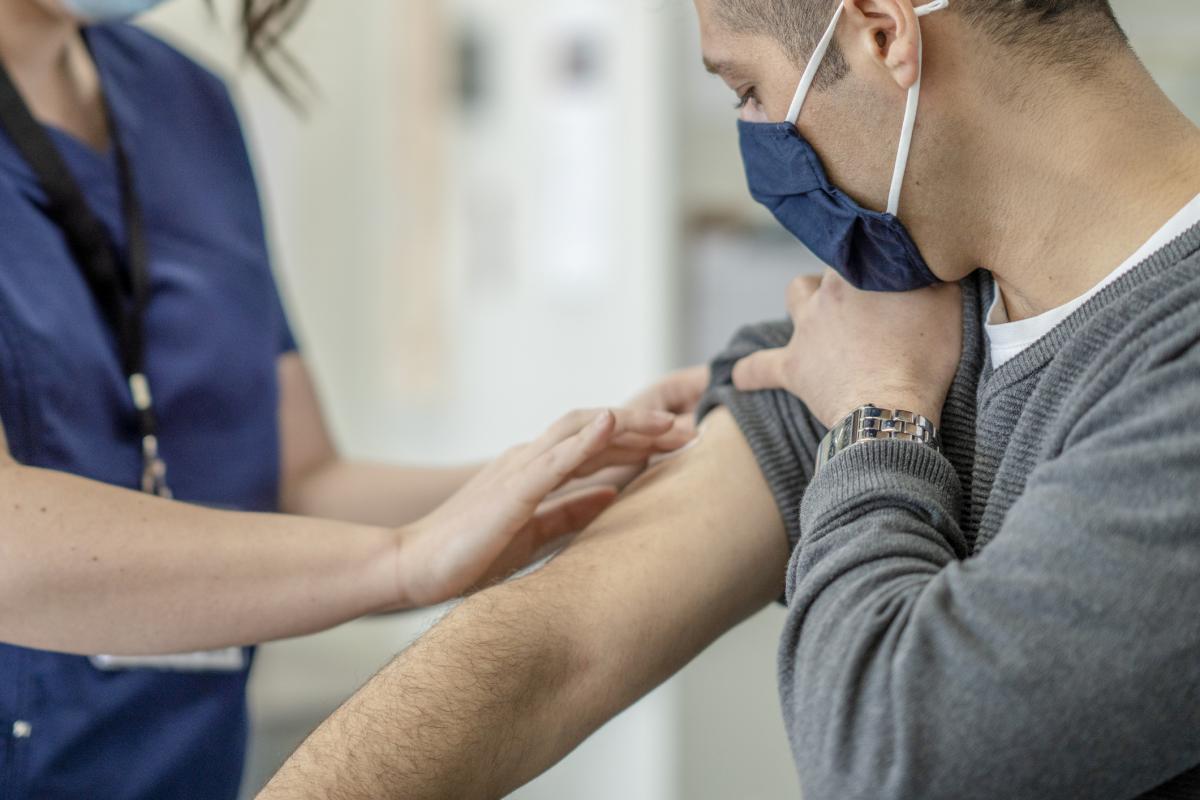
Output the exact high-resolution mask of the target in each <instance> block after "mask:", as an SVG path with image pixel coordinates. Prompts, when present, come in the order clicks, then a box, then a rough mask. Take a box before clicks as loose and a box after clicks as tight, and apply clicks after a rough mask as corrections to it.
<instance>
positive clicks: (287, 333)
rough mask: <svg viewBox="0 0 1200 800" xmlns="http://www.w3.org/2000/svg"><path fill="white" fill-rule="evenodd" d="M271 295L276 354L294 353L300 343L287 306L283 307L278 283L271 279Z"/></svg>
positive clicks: (297, 350) (298, 348)
mask: <svg viewBox="0 0 1200 800" xmlns="http://www.w3.org/2000/svg"><path fill="white" fill-rule="evenodd" d="M272 289H273V291H272V293H271V294H272V296H273V298H274V305H275V313H274V318H275V330H276V331H277V333H276V341H277V342H278V353H277V354H278V355H280V356H286V355H288V354H289V353H296V352H299V350H300V345H299V343H297V341H296V334H295V333H294V332H293V331H292V324H291V322H290V321H289V320H288V313H287V308H285V307H284V304H283V297H282V296H281V295H280V292H279V284H278V283H276V282H275V281H272Z"/></svg>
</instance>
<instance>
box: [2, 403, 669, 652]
mask: <svg viewBox="0 0 1200 800" xmlns="http://www.w3.org/2000/svg"><path fill="white" fill-rule="evenodd" d="M672 422H673V418H672V417H671V416H670V415H663V414H654V413H651V412H640V411H628V410H620V411H615V412H606V413H604V414H596V413H595V412H576V413H574V414H569V415H567V416H566V417H564V418H563V419H562V420H560V421H559V422H557V423H555V425H553V426H552V427H551V428H550V429H549V430H548V431H547V432H546V433H545V434H543V436H541V437H540V438H539V439H537V440H536V441H534V442H531V443H529V444H526V445H522V446H520V447H516V448H513V449H512V450H510V451H509V452H507V453H505V454H504V455H503V456H501V457H500V458H499V459H497V460H496V461H494V462H492V463H491V464H489V465H488V466H487V467H486V468H485V469H484V470H482V471H481V473H480V474H479V475H478V476H477V477H476V478H475V479H473V480H472V481H471V482H470V483H469V484H468V485H467V486H466V487H464V488H463V489H462V490H461V491H460V492H458V493H457V494H456V495H455V496H454V497H453V498H452V499H451V500H450V501H448V502H447V503H445V504H443V505H442V506H441V507H439V508H438V509H437V511H435V512H434V513H432V514H430V515H428V516H426V517H424V518H422V519H421V520H419V521H417V522H415V523H413V524H411V525H407V526H402V527H397V528H385V527H372V526H363V525H355V524H350V523H344V522H331V521H322V520H318V519H311V518H302V517H287V516H283V515H278V514H250V513H236V512H227V511H216V510H211V509H207V508H201V507H198V506H193V505H189V504H186V503H179V502H174V501H168V500H162V499H160V498H157V497H151V496H149V495H146V494H143V493H140V492H134V491H130V490H127V489H122V488H118V487H114V486H110V485H107V484H103V483H99V482H96V481H90V480H86V479H83V478H79V477H74V476H71V475H67V474H64V473H61V472H54V471H48V470H44V469H37V468H33V467H28V466H24V465H22V464H20V463H18V462H17V461H15V460H14V459H13V458H12V456H11V454H10V453H9V452H8V449H7V447H6V446H5V447H4V449H3V451H2V452H0V641H3V642H7V643H10V644H16V645H23V646H26V647H35V648H40V649H45V650H57V651H62V652H71V653H84V654H87V653H110V654H113V655H145V654H154V653H175V652H188V651H194V650H207V649H216V648H223V647H228V646H231V645H246V644H253V643H257V642H263V641H269V640H272V639H279V638H283V637H288V636H295V635H300V634H305V633H311V632H314V631H318V630H322V629H325V628H329V627H331V626H333V625H336V624H338V623H341V622H345V621H347V620H350V619H354V618H356V617H359V616H362V615H365V614H372V613H379V612H384V611H392V610H399V609H403V608H412V607H415V606H419V605H429V604H433V603H438V602H442V601H445V600H448V599H451V598H452V597H455V596H458V595H460V594H461V593H463V592H464V591H467V590H469V589H471V588H472V587H474V586H477V585H479V584H481V583H486V582H488V581H491V580H495V579H497V578H503V577H507V576H508V575H509V574H510V573H511V572H512V571H513V570H515V569H517V568H519V567H521V566H524V565H525V564H526V563H528V560H529V558H530V557H531V556H532V555H533V554H534V553H536V552H538V551H539V550H540V549H541V548H542V547H544V546H545V545H546V544H547V543H548V542H549V541H550V540H552V539H554V538H555V537H557V536H560V535H562V534H564V533H568V532H572V531H577V530H580V529H581V528H582V527H584V526H586V524H587V523H588V522H590V521H591V520H592V519H594V518H595V516H596V515H597V514H598V513H599V512H600V511H601V510H602V509H603V508H604V507H605V506H607V505H608V504H609V503H610V502H611V500H612V491H611V490H602V491H599V492H589V493H585V494H584V495H582V496H574V497H568V498H564V499H562V500H559V501H557V502H555V503H550V504H543V502H542V501H543V500H544V499H545V497H546V496H547V494H549V493H550V492H552V491H554V490H555V489H556V488H558V487H560V486H561V485H562V484H563V483H564V482H565V481H567V480H569V479H570V478H571V477H572V476H574V475H576V474H590V472H592V471H594V470H595V469H598V468H601V467H603V466H606V465H609V464H614V463H616V464H625V463H629V461H630V460H634V461H639V460H644V459H645V458H646V455H647V453H646V451H647V450H648V449H649V450H650V451H651V452H653V450H654V449H656V448H657V446H658V445H659V443H660V442H661V437H662V436H663V434H664V433H665V432H666V431H669V430H670V429H671V426H672ZM656 437H660V438H656ZM2 442H3V440H0V443H2Z"/></svg>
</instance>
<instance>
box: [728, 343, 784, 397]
mask: <svg viewBox="0 0 1200 800" xmlns="http://www.w3.org/2000/svg"><path fill="white" fill-rule="evenodd" d="M786 358H787V351H786V350H784V349H782V348H780V349H777V350H760V351H759V352H757V353H754V354H752V355H749V356H747V357H746V358H743V359H742V360H741V361H739V362H738V363H737V364H735V365H734V367H733V385H734V386H736V387H737V388H738V391H741V392H760V391H763V390H765V389H783V388H786V387H785V385H784V380H783V365H784V361H785V359H786Z"/></svg>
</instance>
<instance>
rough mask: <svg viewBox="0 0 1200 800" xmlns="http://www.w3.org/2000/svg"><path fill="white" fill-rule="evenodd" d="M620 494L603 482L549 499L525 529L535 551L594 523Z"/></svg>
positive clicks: (531, 547)
mask: <svg viewBox="0 0 1200 800" xmlns="http://www.w3.org/2000/svg"><path fill="white" fill-rule="evenodd" d="M617 494H618V493H617V490H616V489H614V488H613V487H611V486H602V487H598V488H595V489H588V490H586V491H582V492H576V493H575V494H570V495H567V496H566V497H563V498H560V499H558V500H554V501H552V502H549V503H546V504H545V505H544V506H542V508H540V509H539V510H538V513H537V515H536V516H535V517H534V518H533V520H531V521H530V523H529V527H528V528H527V529H526V532H525V535H527V536H529V546H530V549H531V551H532V553H539V552H541V551H542V550H543V549H544V548H545V547H546V546H547V545H550V544H551V543H553V542H555V541H556V540H558V539H560V538H562V537H563V536H567V535H569V534H572V533H578V532H579V531H581V530H583V529H584V528H586V527H587V526H588V525H591V524H592V523H593V522H595V520H596V518H597V517H599V516H600V515H601V514H602V513H604V509H606V508H608V507H609V506H610V505H612V502H613V501H614V500H616V499H617ZM522 566H524V565H522Z"/></svg>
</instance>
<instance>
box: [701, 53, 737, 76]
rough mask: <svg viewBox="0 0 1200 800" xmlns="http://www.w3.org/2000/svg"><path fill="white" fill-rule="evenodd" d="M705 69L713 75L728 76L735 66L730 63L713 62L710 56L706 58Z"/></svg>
mask: <svg viewBox="0 0 1200 800" xmlns="http://www.w3.org/2000/svg"><path fill="white" fill-rule="evenodd" d="M704 69H706V70H707V71H708V72H709V73H711V74H713V75H722V76H724V75H728V74H729V73H730V72H731V71H732V70H733V65H732V64H730V63H729V62H728V61H713V60H711V59H710V58H709V57H708V56H704Z"/></svg>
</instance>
